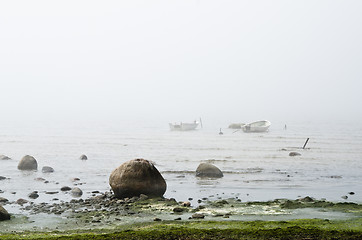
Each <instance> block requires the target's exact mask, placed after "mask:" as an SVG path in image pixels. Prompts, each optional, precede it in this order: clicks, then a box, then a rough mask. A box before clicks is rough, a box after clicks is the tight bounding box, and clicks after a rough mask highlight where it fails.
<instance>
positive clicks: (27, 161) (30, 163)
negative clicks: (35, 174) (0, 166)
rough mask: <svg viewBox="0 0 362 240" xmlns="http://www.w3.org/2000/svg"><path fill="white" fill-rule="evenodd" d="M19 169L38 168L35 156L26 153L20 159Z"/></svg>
mask: <svg viewBox="0 0 362 240" xmlns="http://www.w3.org/2000/svg"><path fill="white" fill-rule="evenodd" d="M18 169H19V170H37V169H38V163H37V161H36V160H35V158H34V157H32V156H29V155H26V156H24V157H23V158H22V159H21V160H20V162H19V164H18Z"/></svg>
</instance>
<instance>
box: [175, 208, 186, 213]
mask: <svg viewBox="0 0 362 240" xmlns="http://www.w3.org/2000/svg"><path fill="white" fill-rule="evenodd" d="M173 211H174V212H176V213H180V212H183V211H184V209H183V208H180V207H175V208H174V209H173Z"/></svg>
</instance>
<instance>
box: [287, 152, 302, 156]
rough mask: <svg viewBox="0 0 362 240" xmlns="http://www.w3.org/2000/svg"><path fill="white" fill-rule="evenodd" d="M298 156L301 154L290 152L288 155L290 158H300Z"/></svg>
mask: <svg viewBox="0 0 362 240" xmlns="http://www.w3.org/2000/svg"><path fill="white" fill-rule="evenodd" d="M300 155H302V154H300V153H299V152H290V153H289V156H291V157H295V156H300Z"/></svg>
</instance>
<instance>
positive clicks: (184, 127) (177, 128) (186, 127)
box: [169, 122, 199, 131]
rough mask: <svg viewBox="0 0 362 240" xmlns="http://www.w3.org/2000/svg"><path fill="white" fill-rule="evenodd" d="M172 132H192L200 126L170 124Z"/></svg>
mask: <svg viewBox="0 0 362 240" xmlns="http://www.w3.org/2000/svg"><path fill="white" fill-rule="evenodd" d="M169 126H170V130H171V131H190V130H195V129H196V128H197V126H199V123H198V122H194V123H180V124H172V123H169Z"/></svg>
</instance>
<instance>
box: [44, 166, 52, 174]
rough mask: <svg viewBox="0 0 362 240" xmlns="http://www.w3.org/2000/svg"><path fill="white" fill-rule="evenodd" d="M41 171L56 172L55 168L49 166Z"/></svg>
mask: <svg viewBox="0 0 362 240" xmlns="http://www.w3.org/2000/svg"><path fill="white" fill-rule="evenodd" d="M41 171H42V172H43V173H52V172H54V168H52V167H49V166H44V167H43V168H42V169H41Z"/></svg>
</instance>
